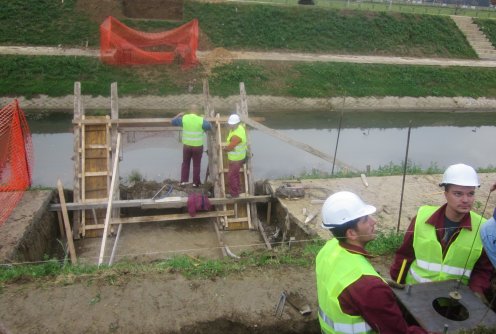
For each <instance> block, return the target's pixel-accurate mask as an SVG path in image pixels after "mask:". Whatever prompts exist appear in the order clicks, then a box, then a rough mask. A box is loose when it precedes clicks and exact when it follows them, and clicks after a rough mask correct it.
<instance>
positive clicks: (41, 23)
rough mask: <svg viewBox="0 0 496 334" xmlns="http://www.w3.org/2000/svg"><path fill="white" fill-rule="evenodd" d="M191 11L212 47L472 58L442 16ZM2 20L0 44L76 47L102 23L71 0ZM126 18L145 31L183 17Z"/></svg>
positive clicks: (189, 5)
mask: <svg viewBox="0 0 496 334" xmlns="http://www.w3.org/2000/svg"><path fill="white" fill-rule="evenodd" d="M192 18H198V19H199V21H200V29H201V31H202V33H203V35H202V36H204V39H205V40H206V41H208V44H209V45H210V47H226V48H233V49H250V50H292V51H305V52H331V53H355V54H358V53H362V54H390V55H397V56H436V57H454V58H475V57H476V55H475V53H474V51H473V50H472V49H471V48H470V46H469V45H468V43H467V41H466V40H465V38H464V36H463V35H462V34H461V32H460V31H459V30H458V29H457V28H456V25H455V24H454V22H453V21H452V20H451V19H450V18H449V17H447V16H433V15H415V14H400V13H392V14H389V13H384V12H366V11H359V10H336V9H330V8H322V7H319V8H318V7H301V6H300V7H294V6H271V5H260V4H241V3H216V4H212V3H200V2H194V1H187V2H186V3H185V6H184V21H189V20H190V19H192ZM0 22H1V23H2V24H1V25H0V43H1V44H32V45H59V44H62V45H64V46H82V45H85V44H86V42H88V44H89V45H90V46H98V41H99V31H98V26H99V23H100V22H91V21H90V19H89V18H88V16H87V14H85V13H83V12H81V11H78V10H76V0H66V1H63V2H60V1H52V0H28V1H26V0H9V1H3V3H2V13H0ZM125 22H126V23H127V24H129V25H131V26H133V27H136V28H138V29H143V30H164V29H170V28H172V27H173V26H175V25H179V24H181V23H175V24H172V23H170V22H165V21H163V22H157V21H148V22H147V21H132V20H126V21H125ZM204 42H205V41H204ZM201 44H202V43H201ZM203 44H204V45H206V44H207V43H203Z"/></svg>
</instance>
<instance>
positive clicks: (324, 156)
mask: <svg viewBox="0 0 496 334" xmlns="http://www.w3.org/2000/svg"><path fill="white" fill-rule="evenodd" d="M239 117H240V118H241V120H242V121H243V122H244V123H246V124H248V125H249V126H251V127H254V128H255V129H257V130H260V131H262V132H264V133H266V134H268V135H271V136H273V137H276V138H277V139H280V140H282V141H283V142H286V143H288V144H290V145H293V146H295V147H298V148H300V149H302V150H304V151H306V152H308V153H310V154H313V155H315V156H317V157H319V158H321V159H323V160H326V161H328V162H331V163H332V162H334V157H332V156H331V155H329V154H327V153H324V152H322V151H320V150H317V149H316V148H313V147H312V146H310V145H307V144H305V143H302V142H299V141H297V140H294V139H291V138H289V137H288V136H286V135H284V134H282V133H281V132H279V131H276V130H273V129H271V128H268V127H266V126H265V125H263V124H260V123H259V122H257V121H255V120H254V119H252V118H248V117H247V116H245V115H243V114H240V115H239ZM335 163H336V165H338V166H339V167H341V168H346V169H348V170H351V171H357V169H356V168H354V167H352V166H351V165H348V164H346V163H344V162H341V161H338V160H335Z"/></svg>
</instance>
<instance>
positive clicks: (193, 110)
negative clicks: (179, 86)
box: [171, 104, 212, 187]
mask: <svg viewBox="0 0 496 334" xmlns="http://www.w3.org/2000/svg"><path fill="white" fill-rule="evenodd" d="M199 114H200V109H199V108H198V105H196V104H192V105H191V107H190V110H189V112H188V113H184V112H180V113H179V114H177V115H176V116H174V118H172V120H171V123H172V125H174V126H181V127H182V128H183V132H182V142H183V162H182V164H181V185H182V186H183V185H186V184H187V183H188V182H189V169H190V164H191V160H193V187H199V186H200V185H201V181H200V169H201V158H202V155H203V133H204V131H209V130H211V129H212V125H211V124H210V123H209V122H208V121H207V120H205V119H203V117H202V116H200V115H199Z"/></svg>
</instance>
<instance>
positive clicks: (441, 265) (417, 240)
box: [390, 164, 492, 299]
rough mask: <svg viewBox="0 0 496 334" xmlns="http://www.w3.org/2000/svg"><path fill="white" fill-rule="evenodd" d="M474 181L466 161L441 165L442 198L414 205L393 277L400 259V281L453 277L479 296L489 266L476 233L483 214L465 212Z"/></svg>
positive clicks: (486, 282)
mask: <svg viewBox="0 0 496 334" xmlns="http://www.w3.org/2000/svg"><path fill="white" fill-rule="evenodd" d="M479 185H480V184H479V177H478V176H477V173H476V172H475V170H474V169H473V168H472V167H470V166H467V165H464V164H456V165H451V166H449V167H448V168H447V169H446V171H445V172H444V175H443V180H442V182H441V183H440V184H439V186H441V187H444V197H445V198H446V203H445V204H444V205H442V206H441V207H437V206H429V205H424V206H421V207H420V208H419V209H418V212H417V215H416V216H415V217H414V218H413V219H412V221H411V223H410V226H409V227H408V229H407V231H406V233H405V237H404V240H403V244H402V245H401V247H400V248H399V249H398V250H397V251H396V255H395V258H394V261H393V264H392V266H391V269H390V274H391V278H393V279H394V280H398V275H399V272H400V271H401V267H402V265H403V262H405V264H406V265H405V268H404V272H405V273H406V277H405V276H404V275H403V276H404V277H400V281H401V282H406V283H408V284H415V283H421V282H431V281H442V280H447V279H457V280H461V282H462V283H464V284H465V285H468V286H469V287H470V288H471V289H472V291H474V292H475V293H476V294H477V295H478V296H479V297H480V298H482V299H484V298H483V297H484V294H485V293H486V292H487V291H488V288H489V285H490V281H489V280H490V277H491V272H492V266H491V263H490V261H489V259H488V257H487V255H486V253H485V251H484V250H483V247H482V242H481V239H480V237H479V228H480V225H481V224H482V223H483V222H484V221H485V219H483V218H482V217H481V216H480V215H478V214H476V213H475V212H472V211H471V209H472V205H473V203H474V199H475V189H476V188H477V187H479Z"/></svg>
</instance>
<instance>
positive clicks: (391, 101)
mask: <svg viewBox="0 0 496 334" xmlns="http://www.w3.org/2000/svg"><path fill="white" fill-rule="evenodd" d="M109 88H110V87H109ZM13 99H17V100H18V101H19V105H20V106H21V108H23V109H32V110H47V111H64V112H67V111H68V110H72V109H74V101H75V100H74V95H66V96H61V97H50V96H47V95H39V96H36V97H32V98H27V97H24V96H19V97H15V96H13V97H0V105H1V106H4V105H7V104H8V103H10V102H11V101H12V100H13ZM81 99H82V102H83V106H84V108H85V109H86V110H95V109H96V110H98V109H110V96H89V95H83V96H82V97H81ZM203 102H204V96H203V95H202V94H182V95H171V96H151V95H145V96H123V97H119V100H118V103H119V109H120V110H123V111H125V110H161V111H164V110H165V111H166V110H171V111H176V110H181V109H184V108H186V107H187V106H188V105H191V104H203ZM239 102H240V96H239V95H233V96H228V97H219V96H212V97H211V98H210V103H211V105H212V106H213V107H214V109H215V110H218V111H223V110H227V111H231V110H234V109H235V106H236V103H239ZM248 106H249V111H253V112H270V111H285V110H302V111H323V110H329V111H332V112H353V111H383V112H385V111H386V112H387V111H390V112H412V111H413V112H417V111H418V112H493V111H496V98H486V97H480V98H471V97H433V96H427V97H399V96H385V97H373V96H372V97H346V96H343V97H332V98H296V97H282V96H268V95H248Z"/></svg>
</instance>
